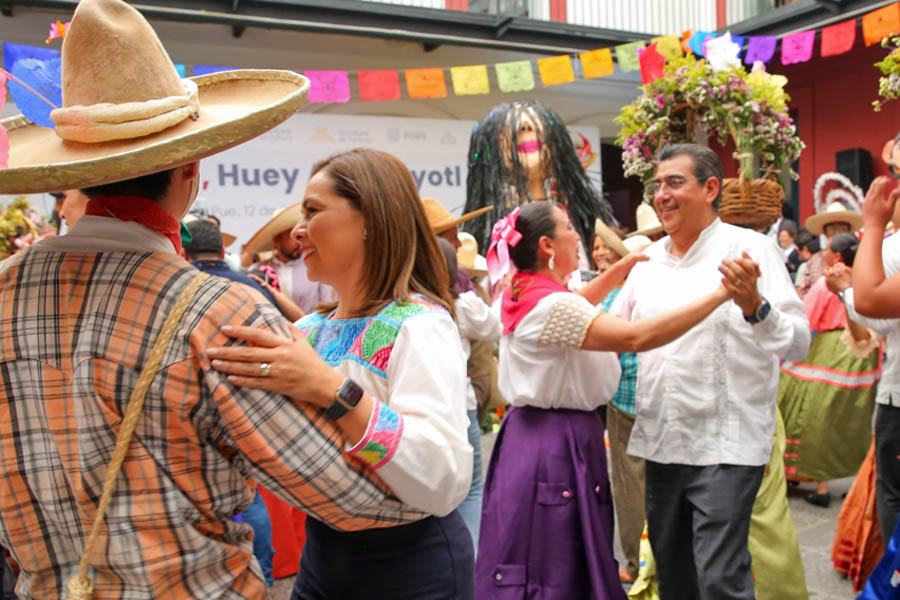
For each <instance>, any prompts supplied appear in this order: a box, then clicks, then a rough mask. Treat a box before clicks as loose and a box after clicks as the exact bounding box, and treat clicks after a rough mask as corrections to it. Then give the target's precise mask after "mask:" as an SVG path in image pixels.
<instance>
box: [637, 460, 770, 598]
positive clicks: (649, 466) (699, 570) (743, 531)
mask: <svg viewBox="0 0 900 600" xmlns="http://www.w3.org/2000/svg"><path fill="white" fill-rule="evenodd" d="M764 469H765V467H764V466H759V467H745V466H738V465H710V466H703V467H697V466H693V465H677V464H672V465H667V464H661V463H655V462H651V461H649V460H648V461H647V462H646V499H647V527H648V530H649V533H650V546H651V547H652V548H653V554H654V556H655V557H656V572H657V576H658V579H659V593H660V597H661V598H662V600H753V599H754V598H756V595H755V593H754V590H753V575H752V573H751V571H750V552H749V550H747V536H748V535H749V533H750V515H751V513H752V512H753V503H754V501H755V500H756V493H757V492H758V491H759V485H760V483H761V482H762V476H763V471H764Z"/></svg>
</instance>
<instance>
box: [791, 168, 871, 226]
mask: <svg viewBox="0 0 900 600" xmlns="http://www.w3.org/2000/svg"><path fill="white" fill-rule="evenodd" d="M864 200H865V198H864V196H863V191H862V189H860V188H859V186H857V185H856V184H854V183H853V182H852V181H850V180H849V179H848V178H847V177H846V176H844V175H842V174H840V173H835V172H828V173H822V175H820V176H819V178H818V179H817V180H816V184H815V186H814V187H813V201H814V202H813V206H814V208H815V210H816V214H814V215H812V216H811V217H809V218H808V219H806V222H805V223H804V226H805V227H806V228H807V229H808V230H810V231H811V232H812V233H814V234H816V235H821V234H822V233H823V232H824V230H825V226H826V225H828V224H829V223H847V224H848V225H850V230H851V231H856V230H857V229H859V228H860V227H862V224H863V218H862V204H863V201H864Z"/></svg>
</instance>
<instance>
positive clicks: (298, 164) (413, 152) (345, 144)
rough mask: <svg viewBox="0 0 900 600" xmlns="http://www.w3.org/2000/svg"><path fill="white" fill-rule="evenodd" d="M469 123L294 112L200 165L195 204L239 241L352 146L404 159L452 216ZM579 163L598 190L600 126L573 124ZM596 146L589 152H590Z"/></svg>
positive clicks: (459, 197) (457, 209) (423, 189)
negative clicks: (318, 167)
mask: <svg viewBox="0 0 900 600" xmlns="http://www.w3.org/2000/svg"><path fill="white" fill-rule="evenodd" d="M474 125H475V122H474V121H462V120H444V119H412V118H402V117H371V116H348V115H320V114H304V113H298V114H296V115H294V116H292V117H291V118H290V119H288V120H287V121H285V122H284V123H282V124H281V125H279V126H278V127H276V128H275V129H273V130H272V131H270V132H268V133H266V134H264V135H261V136H259V137H258V138H256V139H254V140H251V141H250V142H247V143H246V144H242V145H240V146H237V147H235V148H232V149H230V150H226V151H225V152H222V153H220V154H216V155H214V156H211V157H209V158H206V159H204V160H203V161H202V162H201V165H200V181H201V184H200V185H201V188H200V189H201V191H200V194H199V196H198V199H197V203H196V204H195V206H199V207H201V208H203V209H205V210H206V211H207V212H209V213H210V214H213V215H215V216H217V217H219V219H220V220H221V222H222V230H223V231H225V232H227V233H231V234H232V235H235V236H237V241H236V242H235V243H234V244H233V245H232V246H231V247H229V249H228V250H229V251H230V252H239V251H240V247H241V245H242V244H244V243H245V242H247V240H249V239H250V237H251V236H252V235H253V234H254V233H255V232H256V231H257V230H258V229H259V228H260V227H262V226H263V225H264V224H265V223H266V222H267V221H268V220H269V219H271V218H272V216H273V214H274V213H275V211H276V210H277V209H279V208H283V207H286V206H290V205H291V204H295V203H297V202H300V201H301V200H302V199H303V191H304V189H305V187H306V182H307V180H308V179H309V174H310V171H311V169H312V167H313V165H314V164H315V163H316V162H318V161H319V160H321V159H323V158H326V157H328V156H330V155H332V154H335V153H337V152H341V151H344V150H349V149H351V148H358V147H366V148H376V149H378V150H384V151H386V152H390V153H391V154H393V155H395V156H396V157H398V158H399V159H400V160H402V161H403V162H404V163H405V164H406V165H407V167H408V168H409V170H410V172H411V173H412V176H413V179H414V180H415V182H416V185H417V186H418V188H419V193H420V194H421V195H422V196H431V197H433V198H435V199H436V200H438V201H439V202H441V203H442V204H443V205H444V206H445V207H446V208H447V210H449V211H450V212H451V213H452V214H454V215H459V214H461V213H462V209H463V206H464V205H465V202H466V175H467V169H468V167H467V164H466V160H467V156H468V151H469V135H470V133H471V131H472V127H473V126H474ZM570 132H571V134H572V138H573V142H574V143H575V144H576V146H578V147H579V152H580V153H581V154H582V155H583V156H584V158H583V161H582V162H583V163H585V164H587V169H588V172H589V174H590V177H591V179H592V180H593V181H594V182H595V185H596V186H597V188H598V189H600V175H601V174H600V160H599V157H598V155H597V152H598V151H599V148H600V131H599V129H598V128H597V127H593V126H587V125H586V126H575V127H571V128H570ZM592 148H593V150H592Z"/></svg>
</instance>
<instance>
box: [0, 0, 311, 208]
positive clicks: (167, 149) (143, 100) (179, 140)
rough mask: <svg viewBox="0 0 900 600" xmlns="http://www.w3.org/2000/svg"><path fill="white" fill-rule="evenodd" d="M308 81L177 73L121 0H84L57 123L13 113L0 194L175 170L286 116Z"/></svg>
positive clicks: (70, 36)
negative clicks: (51, 124) (47, 124)
mask: <svg viewBox="0 0 900 600" xmlns="http://www.w3.org/2000/svg"><path fill="white" fill-rule="evenodd" d="M308 90H309V80H308V79H306V78H305V77H303V76H302V75H298V74H297V73H293V72H291V71H265V70H242V71H225V72H220V73H213V74H210V75H204V76H200V77H193V78H190V79H181V78H180V77H179V76H178V72H177V71H176V70H175V66H174V65H173V64H172V61H171V59H170V58H169V56H168V54H166V51H165V49H164V48H163V46H162V44H161V43H160V41H159V38H158V37H157V36H156V33H155V32H154V31H153V28H152V27H150V24H149V23H147V21H146V20H145V19H144V17H143V16H141V14H140V13H139V12H138V11H137V10H135V9H134V8H132V7H131V6H129V5H128V4H126V3H125V2H123V1H122V0H82V1H81V2H80V3H79V4H78V6H77V8H76V9H75V15H74V16H73V17H72V22H71V25H70V26H69V27H68V29H67V33H66V37H65V40H64V42H63V46H62V99H63V106H62V107H61V108H59V109H56V110H54V111H53V112H52V113H51V119H53V121H54V123H55V124H56V128H55V129H48V128H45V127H39V126H37V125H34V124H32V123H31V122H29V121H28V120H27V119H26V118H25V117H24V116H22V115H19V116H16V117H11V118H9V119H5V120H3V121H2V125H3V126H4V127H5V128H6V129H7V131H8V132H9V144H10V155H9V163H8V168H6V169H2V170H0V194H24V193H34V192H48V191H57V190H64V189H71V188H79V189H82V188H86V187H91V186H95V185H101V184H105V183H111V182H114V181H121V180H125V179H132V178H135V177H140V176H142V175H148V174H150V173H154V172H158V171H162V170H165V169H170V168H174V167H178V166H181V165H184V164H187V163H190V162H194V161H197V160H199V159H201V158H204V157H206V156H210V155H212V154H215V153H217V152H221V151H222V150H225V149H227V148H230V147H232V146H235V145H237V144H240V143H242V142H245V141H247V140H249V139H250V138H253V137H255V136H257V135H259V134H261V133H263V132H265V131H267V130H269V129H271V128H272V127H275V126H276V125H278V124H279V123H281V122H282V121H284V120H285V119H287V118H288V117H290V116H291V115H292V114H294V112H296V111H297V109H299V108H300V105H301V104H302V103H303V99H304V98H305V97H306V93H307V91H308Z"/></svg>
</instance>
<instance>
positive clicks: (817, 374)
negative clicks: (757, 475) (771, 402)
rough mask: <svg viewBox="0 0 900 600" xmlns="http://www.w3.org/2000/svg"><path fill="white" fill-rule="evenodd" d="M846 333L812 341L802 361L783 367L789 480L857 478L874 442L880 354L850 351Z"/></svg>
mask: <svg viewBox="0 0 900 600" xmlns="http://www.w3.org/2000/svg"><path fill="white" fill-rule="evenodd" d="M842 333H843V330H836V331H826V332H825V333H820V334H818V335H817V336H816V337H815V338H814V339H813V341H812V344H811V345H810V349H809V355H808V356H807V357H806V359H805V360H804V361H803V362H802V363H797V362H793V361H789V360H786V361H784V363H783V364H782V365H781V377H780V380H779V384H778V408H779V409H780V410H781V414H782V416H783V417H784V427H785V431H786V433H787V438H786V440H785V442H786V449H785V452H784V468H785V474H786V475H787V477H788V478H789V479H801V478H809V479H814V480H817V481H828V480H829V479H839V478H841V477H849V476H852V475H856V472H857V471H858V470H859V467H860V465H861V464H862V461H863V459H864V458H865V457H866V452H867V451H868V449H869V443H870V442H871V441H872V411H873V410H874V409H875V394H876V388H877V384H878V380H879V379H880V378H881V354H880V352H879V351H878V350H874V351H873V352H871V353H870V354H869V356H868V357H866V358H860V357H858V356H856V355H855V354H853V353H852V352H850V350H849V348H847V346H846V344H844V342H842V341H841V334H842Z"/></svg>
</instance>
